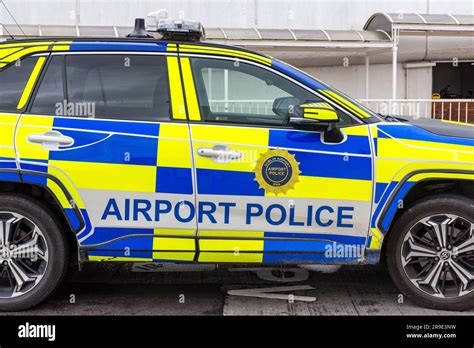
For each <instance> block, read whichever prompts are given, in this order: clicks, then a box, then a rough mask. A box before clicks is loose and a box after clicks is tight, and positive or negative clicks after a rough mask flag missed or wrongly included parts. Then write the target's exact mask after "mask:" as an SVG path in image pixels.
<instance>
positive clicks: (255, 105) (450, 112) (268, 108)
mask: <svg viewBox="0 0 474 348" xmlns="http://www.w3.org/2000/svg"><path fill="white" fill-rule="evenodd" d="M359 102H360V103H362V104H363V105H365V106H366V107H367V108H369V109H370V110H372V111H374V112H376V113H380V114H382V115H392V116H412V117H418V118H436V119H441V120H445V121H455V122H463V123H473V124H474V99H359ZM272 107H273V100H264V99H260V100H247V99H241V100H235V99H233V100H230V99H229V100H211V101H210V108H211V111H212V112H231V113H244V114H257V115H273V111H272Z"/></svg>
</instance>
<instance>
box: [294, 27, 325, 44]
mask: <svg viewBox="0 0 474 348" xmlns="http://www.w3.org/2000/svg"><path fill="white" fill-rule="evenodd" d="M292 31H293V33H294V34H295V36H296V38H297V39H298V40H320V41H327V39H328V37H327V35H326V34H325V33H324V31H322V30H306V29H295V30H292Z"/></svg>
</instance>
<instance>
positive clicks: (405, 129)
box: [378, 124, 474, 146]
mask: <svg viewBox="0 0 474 348" xmlns="http://www.w3.org/2000/svg"><path fill="white" fill-rule="evenodd" d="M378 129H379V130H382V131H384V132H386V133H388V134H390V135H391V136H392V137H394V138H399V139H410V140H422V141H432V142H437V143H445V144H454V145H466V146H474V139H468V138H458V137H449V136H445V135H438V134H435V133H431V132H429V131H427V130H425V129H423V128H419V127H416V126H413V125H407V124H394V125H380V126H378ZM378 137H379V138H390V137H389V136H388V135H386V134H384V133H382V132H378Z"/></svg>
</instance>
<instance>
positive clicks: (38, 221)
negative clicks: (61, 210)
mask: <svg viewBox="0 0 474 348" xmlns="http://www.w3.org/2000/svg"><path fill="white" fill-rule="evenodd" d="M57 221H58V219H57V217H56V216H55V215H54V214H53V213H52V212H51V211H50V210H49V209H48V208H47V207H46V206H44V205H43V204H41V203H40V202H39V201H36V200H35V199H32V198H30V197H27V196H23V195H17V194H2V195H0V224H1V225H0V226H1V228H0V233H3V232H5V231H7V230H8V231H9V232H8V233H9V236H10V237H9V238H10V242H9V245H8V247H9V248H16V249H13V250H14V251H13V252H10V253H9V254H8V253H7V254H5V253H3V254H2V251H4V250H7V247H6V245H7V244H6V242H5V243H3V240H5V238H3V240H1V239H0V248H1V249H2V250H1V251H0V261H1V262H0V275H1V277H0V285H1V286H0V311H20V310H26V309H29V308H32V307H34V306H36V305H38V304H39V303H41V302H42V301H44V300H45V299H46V298H47V297H48V296H49V295H51V294H52V293H53V291H54V290H55V289H56V288H57V287H58V286H59V284H60V283H61V282H62V280H63V279H64V277H65V274H66V271H67V268H68V264H69V262H68V261H69V250H68V242H67V238H66V235H65V233H66V232H65V231H64V228H62V226H61V225H60V224H58V222H57ZM4 236H5V234H4ZM15 236H16V237H15ZM0 238H1V237H0ZM2 243H3V244H2ZM22 243H23V244H22ZM35 245H36V246H35ZM22 253H23V254H22ZM19 255H20V256H21V257H18V256H19ZM35 260H36V261H35ZM25 275H26V278H25V277H24V276H25ZM34 275H36V277H35V276H34ZM24 279H27V281H23V280H24ZM28 279H33V280H29V281H28ZM17 280H18V282H17ZM7 281H8V282H9V284H8V283H7ZM19 284H21V285H19ZM8 286H10V287H8Z"/></svg>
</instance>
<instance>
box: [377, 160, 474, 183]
mask: <svg viewBox="0 0 474 348" xmlns="http://www.w3.org/2000/svg"><path fill="white" fill-rule="evenodd" d="M445 169H448V170H469V171H473V170H474V164H460V163H442V162H441V163H440V162H408V161H407V162H404V161H395V160H394V161H391V160H377V170H376V180H377V182H384V183H389V182H391V181H400V180H402V179H403V178H405V177H406V176H407V175H409V174H410V173H413V172H415V171H419V170H432V171H433V172H435V171H436V170H445ZM420 175H422V174H420ZM427 175H428V176H429V175H432V174H427ZM438 175H439V176H443V177H447V178H449V177H451V176H450V175H451V174H450V173H446V174H442V173H437V174H436V176H438ZM453 175H454V174H453ZM466 175H468V177H470V176H469V174H466ZM464 178H466V177H464ZM412 180H413V179H410V181H412Z"/></svg>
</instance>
